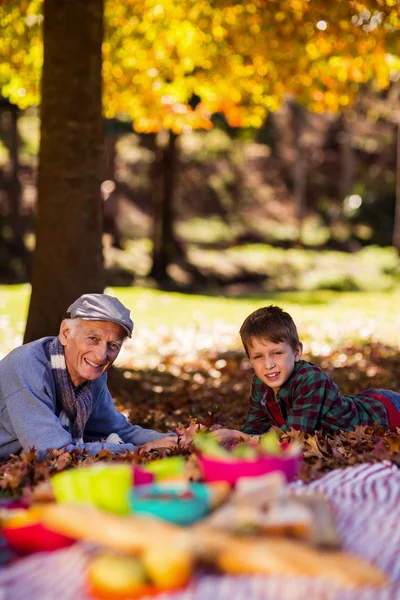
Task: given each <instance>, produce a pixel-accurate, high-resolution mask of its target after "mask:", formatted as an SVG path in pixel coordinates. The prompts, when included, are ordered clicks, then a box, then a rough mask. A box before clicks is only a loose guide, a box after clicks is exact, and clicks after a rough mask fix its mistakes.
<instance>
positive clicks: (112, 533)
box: [42, 504, 181, 554]
mask: <svg viewBox="0 0 400 600" xmlns="http://www.w3.org/2000/svg"><path fill="white" fill-rule="evenodd" d="M42 522H43V523H44V524H45V525H46V526H47V527H48V528H49V529H52V530H53V531H58V532H59V533H63V534H64V535H68V536H70V537H72V538H75V539H79V540H88V541H90V542H93V543H96V544H99V545H100V546H104V547H105V548H110V549H112V550H118V551H121V552H126V553H127V554H139V553H140V552H141V551H143V550H144V549H145V548H146V547H148V546H151V545H152V544H155V545H157V544H161V543H163V542H166V543H167V544H171V548H173V543H174V538H175V536H177V535H178V534H179V533H180V532H181V528H180V527H178V526H177V525H173V524H172V523H167V522H166V521H161V520H159V519H157V520H156V519H152V518H150V517H147V516H140V517H139V516H128V517H122V516H119V515H113V514H110V513H106V512H103V511H100V510H98V509H96V508H92V507H86V506H74V505H67V504H51V505H48V506H46V507H44V508H43V512H42Z"/></svg>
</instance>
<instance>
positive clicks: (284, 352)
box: [247, 338, 302, 395]
mask: <svg viewBox="0 0 400 600" xmlns="http://www.w3.org/2000/svg"><path fill="white" fill-rule="evenodd" d="M247 350H248V353H249V358H250V362H251V365H252V367H253V369H254V371H255V373H256V375H257V377H258V378H259V379H261V381H262V382H263V383H265V384H267V385H268V387H270V388H272V390H273V392H274V394H275V395H276V394H277V393H278V392H279V390H280V388H281V387H282V385H283V384H284V383H285V381H287V380H288V379H289V377H290V376H291V374H292V373H293V369H294V365H295V363H296V362H297V361H298V360H300V358H301V354H302V346H301V344H300V345H299V346H298V347H297V348H296V350H293V348H292V347H291V346H290V344H287V343H286V342H279V343H274V342H270V341H269V340H266V339H262V338H252V340H251V345H249V346H248V348H247Z"/></svg>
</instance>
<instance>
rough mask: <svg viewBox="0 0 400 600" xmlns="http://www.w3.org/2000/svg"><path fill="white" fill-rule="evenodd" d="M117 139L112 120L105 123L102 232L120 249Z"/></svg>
mask: <svg viewBox="0 0 400 600" xmlns="http://www.w3.org/2000/svg"><path fill="white" fill-rule="evenodd" d="M107 125H108V127H107ZM117 141H118V135H117V134H116V133H115V132H114V131H113V125H112V122H108V123H106V134H105V140H104V173H103V184H102V197H103V215H104V221H103V228H104V229H103V230H104V233H108V234H109V235H110V238H111V243H112V245H113V246H114V248H119V249H121V234H120V231H119V228H118V223H117V217H118V212H119V190H118V185H117V182H116V180H115V160H116V157H117ZM105 182H106V183H105Z"/></svg>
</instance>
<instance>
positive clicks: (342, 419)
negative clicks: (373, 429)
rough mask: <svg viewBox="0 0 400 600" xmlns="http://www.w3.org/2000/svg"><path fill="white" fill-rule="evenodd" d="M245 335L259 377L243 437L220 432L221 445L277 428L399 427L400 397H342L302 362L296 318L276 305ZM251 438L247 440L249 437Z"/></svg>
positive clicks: (251, 319) (259, 314) (254, 319)
mask: <svg viewBox="0 0 400 600" xmlns="http://www.w3.org/2000/svg"><path fill="white" fill-rule="evenodd" d="M240 336H241V339H242V343H243V346H244V349H245V351H246V354H247V356H248V357H249V359H250V362H251V365H252V367H253V369H254V372H255V374H254V375H253V379H252V382H251V389H250V399H249V402H250V407H249V412H248V414H247V419H246V422H245V424H244V427H243V430H242V432H239V431H234V430H227V429H225V430H219V432H218V431H216V432H215V435H216V437H218V438H219V439H220V441H228V440H232V439H239V438H244V439H245V440H246V439H247V438H248V437H250V435H254V434H256V435H257V434H262V433H264V432H265V431H267V430H268V429H269V428H270V427H271V426H272V425H275V426H277V427H279V428H280V429H282V431H285V430H287V429H290V428H291V427H293V428H295V429H300V430H302V431H305V432H307V433H313V432H314V431H320V430H322V431H324V432H326V433H334V432H335V431H339V430H352V429H354V428H355V427H356V425H374V424H378V425H380V426H381V427H382V429H384V430H388V429H395V428H396V427H400V394H398V393H396V392H392V391H390V390H381V389H380V390H375V389H369V390H366V391H365V392H363V393H361V394H357V395H356V396H341V395H340V394H339V389H338V387H337V385H336V384H335V383H333V381H332V380H331V378H330V377H329V376H328V375H326V374H325V373H324V372H323V371H322V370H321V369H320V368H319V367H318V366H317V365H315V364H313V363H310V362H307V361H305V360H302V358H301V357H302V352H303V346H302V343H301V342H300V340H299V337H298V333H297V329H296V325H295V324H294V321H293V319H292V317H291V316H290V315H289V314H288V313H286V312H284V311H283V310H282V309H281V308H278V307H277V306H267V307H265V308H260V309H258V310H256V311H255V312H253V313H252V314H251V315H249V316H248V317H247V319H246V320H245V321H244V323H243V325H242V327H241V329H240ZM246 434H247V435H246Z"/></svg>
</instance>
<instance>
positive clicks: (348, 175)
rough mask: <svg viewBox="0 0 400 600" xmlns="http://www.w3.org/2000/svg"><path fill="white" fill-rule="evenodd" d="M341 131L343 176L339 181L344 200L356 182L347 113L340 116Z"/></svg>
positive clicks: (341, 168)
mask: <svg viewBox="0 0 400 600" xmlns="http://www.w3.org/2000/svg"><path fill="white" fill-rule="evenodd" d="M340 128H341V131H340V132H339V134H338V142H339V148H340V170H341V177H340V178H339V181H338V191H339V198H340V200H341V201H343V200H344V199H345V198H346V196H349V195H350V194H351V190H352V188H353V182H354V151H353V147H352V144H351V131H350V129H349V124H348V121H347V117H346V114H342V115H341V116H340Z"/></svg>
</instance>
